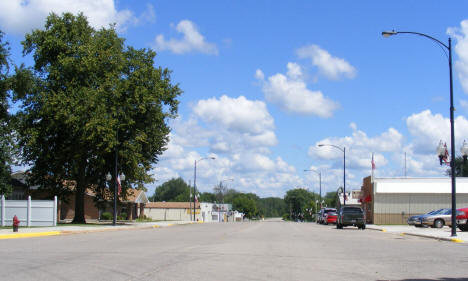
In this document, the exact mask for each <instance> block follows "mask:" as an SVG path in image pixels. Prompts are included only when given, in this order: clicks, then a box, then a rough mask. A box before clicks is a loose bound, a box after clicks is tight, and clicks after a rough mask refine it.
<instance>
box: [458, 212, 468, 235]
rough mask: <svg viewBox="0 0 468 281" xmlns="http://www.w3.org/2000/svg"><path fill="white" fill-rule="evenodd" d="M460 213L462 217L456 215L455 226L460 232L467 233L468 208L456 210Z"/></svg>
mask: <svg viewBox="0 0 468 281" xmlns="http://www.w3.org/2000/svg"><path fill="white" fill-rule="evenodd" d="M458 212H462V213H463V214H462V215H458V214H457V226H458V228H459V229H460V230H461V231H468V208H461V209H458V210H457V213H458Z"/></svg>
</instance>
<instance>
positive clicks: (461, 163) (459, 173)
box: [446, 156, 468, 177]
mask: <svg viewBox="0 0 468 281" xmlns="http://www.w3.org/2000/svg"><path fill="white" fill-rule="evenodd" d="M446 175H448V176H451V175H452V169H450V168H449V169H447V172H446ZM455 176H456V177H468V161H465V160H463V157H461V156H460V157H456V158H455Z"/></svg>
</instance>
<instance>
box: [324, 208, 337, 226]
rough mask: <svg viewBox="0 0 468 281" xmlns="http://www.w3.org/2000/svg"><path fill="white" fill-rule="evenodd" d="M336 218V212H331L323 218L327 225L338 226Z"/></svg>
mask: <svg viewBox="0 0 468 281" xmlns="http://www.w3.org/2000/svg"><path fill="white" fill-rule="evenodd" d="M336 218H337V214H336V211H331V212H328V213H326V214H325V216H324V218H323V222H324V223H325V224H329V223H333V224H336Z"/></svg>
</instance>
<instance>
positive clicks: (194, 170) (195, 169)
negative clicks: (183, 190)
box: [193, 157, 216, 221]
mask: <svg viewBox="0 0 468 281" xmlns="http://www.w3.org/2000/svg"><path fill="white" fill-rule="evenodd" d="M205 159H212V160H214V159H216V158H214V157H203V158H200V159H198V160H196V159H195V166H194V169H193V221H196V219H195V197H196V194H197V162H200V161H202V160H205Z"/></svg>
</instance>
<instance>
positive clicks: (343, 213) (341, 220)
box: [336, 206, 366, 230]
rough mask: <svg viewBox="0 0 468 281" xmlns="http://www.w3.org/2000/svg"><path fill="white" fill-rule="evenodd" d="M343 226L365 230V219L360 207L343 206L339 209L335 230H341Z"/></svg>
mask: <svg viewBox="0 0 468 281" xmlns="http://www.w3.org/2000/svg"><path fill="white" fill-rule="evenodd" d="M344 226H357V227H358V228H359V229H363V230H364V229H366V218H365V214H364V211H363V210H362V208H361V207H357V206H343V207H341V208H340V211H339V212H338V216H337V220H336V228H338V229H342V228H343V227H344Z"/></svg>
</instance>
